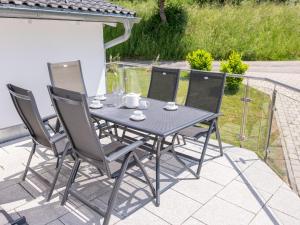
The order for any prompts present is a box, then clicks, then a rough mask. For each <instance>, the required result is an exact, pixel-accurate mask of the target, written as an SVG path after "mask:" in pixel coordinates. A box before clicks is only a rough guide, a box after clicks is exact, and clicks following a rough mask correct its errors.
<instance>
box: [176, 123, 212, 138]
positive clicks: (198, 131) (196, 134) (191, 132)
mask: <svg viewBox="0 0 300 225" xmlns="http://www.w3.org/2000/svg"><path fill="white" fill-rule="evenodd" d="M207 132H208V128H206V127H198V126H191V127H187V128H185V129H183V130H181V131H180V132H179V135H182V136H184V137H190V138H195V139H198V138H200V137H201V136H204V135H205V134H206V133H207Z"/></svg>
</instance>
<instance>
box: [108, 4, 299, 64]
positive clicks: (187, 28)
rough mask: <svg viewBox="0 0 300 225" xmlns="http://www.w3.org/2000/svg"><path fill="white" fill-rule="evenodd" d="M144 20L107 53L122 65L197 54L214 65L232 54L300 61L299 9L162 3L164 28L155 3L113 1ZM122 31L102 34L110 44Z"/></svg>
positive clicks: (121, 29) (254, 57) (271, 5)
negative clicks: (197, 51)
mask: <svg viewBox="0 0 300 225" xmlns="http://www.w3.org/2000/svg"><path fill="white" fill-rule="evenodd" d="M114 2H116V3H118V4H120V5H122V6H124V7H127V8H130V9H133V10H135V11H136V12H137V15H138V16H139V17H141V18H142V20H141V22H140V23H139V24H136V25H135V26H134V29H133V32H132V36H131V37H130V39H129V40H128V41H127V42H125V43H123V44H120V45H118V46H115V47H113V48H112V49H109V50H108V54H107V55H108V56H109V55H113V56H116V55H120V57H121V58H122V59H124V58H132V59H150V60H153V59H155V58H156V57H157V56H158V55H159V57H160V59H161V60H182V59H185V57H186V55H187V53H188V52H190V51H193V50H195V49H198V48H201V49H205V50H207V51H209V52H211V53H212V55H213V57H214V58H215V59H224V58H226V57H227V55H228V53H229V52H230V51H231V50H236V51H238V52H242V53H243V59H245V60H292V59H300V5H299V4H298V5H295V4H275V3H263V4H257V3H251V2H243V3H242V4H241V5H239V6H233V5H225V6H209V5H207V6H200V5H199V4H197V3H195V1H191V0H186V1H183V0H166V2H167V8H166V14H167V17H168V24H167V25H163V24H161V23H160V18H159V15H158V9H157V0H139V1H135V0H131V1H128V0H115V1H114ZM122 32H123V28H122V26H118V27H117V28H111V27H108V26H106V28H105V40H106V41H108V40H110V39H112V38H114V37H116V36H118V35H120V34H121V33H122Z"/></svg>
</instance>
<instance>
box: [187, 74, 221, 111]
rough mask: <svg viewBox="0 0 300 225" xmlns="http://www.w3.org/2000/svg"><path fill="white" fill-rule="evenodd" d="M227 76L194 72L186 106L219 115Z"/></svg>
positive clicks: (190, 81) (191, 76)
mask: <svg viewBox="0 0 300 225" xmlns="http://www.w3.org/2000/svg"><path fill="white" fill-rule="evenodd" d="M225 80H226V74H225V73H217V72H204V71H198V70H192V71H191V73H190V79H189V88H188V93H187V98H186V102H185V105H186V106H191V107H194V108H199V109H203V110H206V111H209V112H213V113H219V112H220V108H221V103H222V97H223V94H224V86H225Z"/></svg>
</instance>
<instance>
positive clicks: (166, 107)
mask: <svg viewBox="0 0 300 225" xmlns="http://www.w3.org/2000/svg"><path fill="white" fill-rule="evenodd" d="M164 109H165V110H168V111H175V110H177V109H178V106H177V105H176V106H174V107H169V106H165V107H164Z"/></svg>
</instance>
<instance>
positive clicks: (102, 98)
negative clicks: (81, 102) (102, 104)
mask: <svg viewBox="0 0 300 225" xmlns="http://www.w3.org/2000/svg"><path fill="white" fill-rule="evenodd" d="M94 100H100V101H104V100H106V97H105V96H104V95H102V96H95V98H94Z"/></svg>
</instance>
